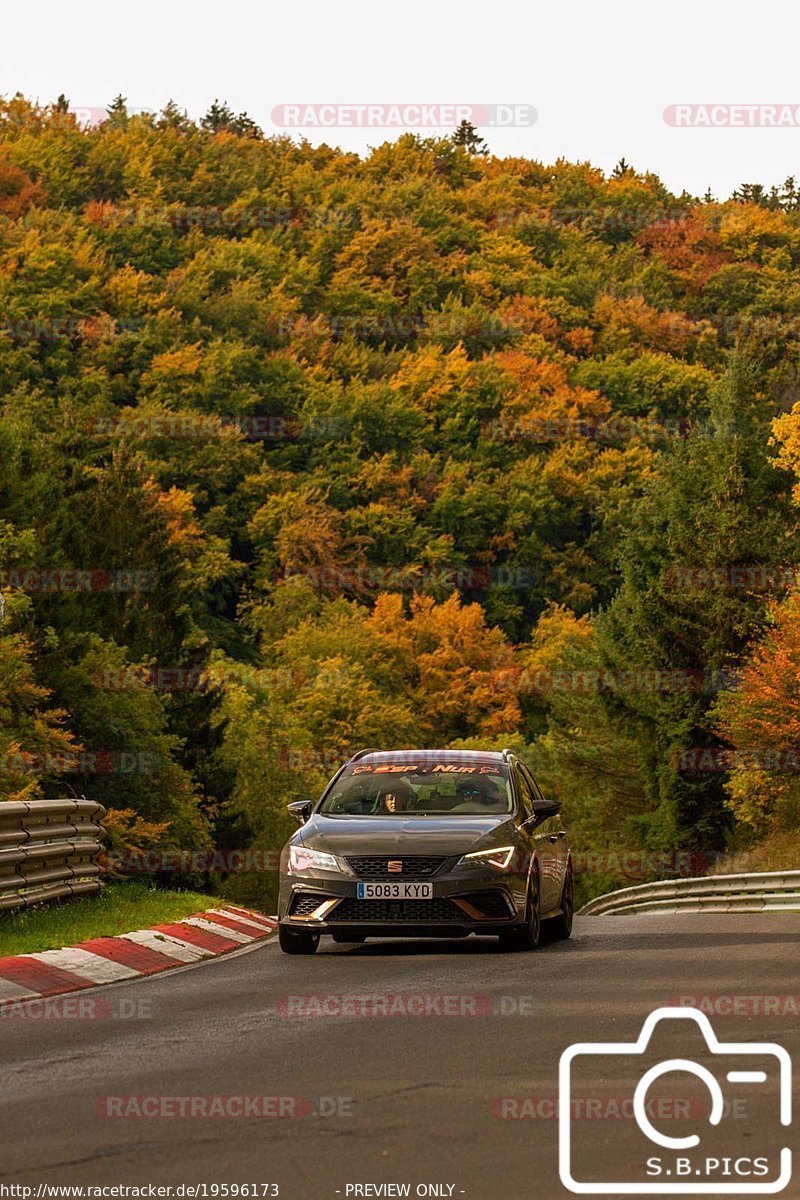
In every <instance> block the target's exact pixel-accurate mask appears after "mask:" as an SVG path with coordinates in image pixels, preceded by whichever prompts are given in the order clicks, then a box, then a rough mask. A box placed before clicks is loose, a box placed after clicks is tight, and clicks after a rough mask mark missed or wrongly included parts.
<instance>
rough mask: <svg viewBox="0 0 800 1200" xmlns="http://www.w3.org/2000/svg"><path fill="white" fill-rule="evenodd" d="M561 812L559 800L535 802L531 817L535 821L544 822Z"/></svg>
mask: <svg viewBox="0 0 800 1200" xmlns="http://www.w3.org/2000/svg"><path fill="white" fill-rule="evenodd" d="M560 812H561V802H560V800H537V801H536V803H535V804H534V806H533V815H534V817H535V818H536V820H537V821H546V820H547V818H548V817H554V816H555V815H556V813H560Z"/></svg>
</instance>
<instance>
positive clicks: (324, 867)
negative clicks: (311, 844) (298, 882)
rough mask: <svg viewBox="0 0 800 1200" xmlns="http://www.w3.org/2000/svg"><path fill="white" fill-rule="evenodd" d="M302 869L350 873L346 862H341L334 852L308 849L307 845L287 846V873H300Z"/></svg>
mask: <svg viewBox="0 0 800 1200" xmlns="http://www.w3.org/2000/svg"><path fill="white" fill-rule="evenodd" d="M303 871H339V872H340V873H341V874H342V875H352V871H351V870H350V868H349V867H348V865H347V863H345V862H342V860H341V859H340V858H337V857H336V855H335V854H328V852H327V850H310V849H309V848H308V847H307V846H290V847H289V873H290V874H291V875H299V874H302V872H303Z"/></svg>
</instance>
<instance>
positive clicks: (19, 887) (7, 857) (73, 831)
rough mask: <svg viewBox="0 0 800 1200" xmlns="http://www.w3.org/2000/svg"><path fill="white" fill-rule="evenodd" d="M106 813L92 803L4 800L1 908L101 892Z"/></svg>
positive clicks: (0, 808)
mask: <svg viewBox="0 0 800 1200" xmlns="http://www.w3.org/2000/svg"><path fill="white" fill-rule="evenodd" d="M105 812H106V810H105V809H104V808H103V806H102V804H97V803H95V801H94V800H29V801H0V910H2V909H8V908H26V907H29V906H30V905H32V904H42V903H43V902H45V901H47V900H56V899H60V898H63V897H67V896H78V895H83V894H84V893H86V892H97V891H99V890H100V888H101V887H102V886H103V885H102V882H101V880H100V871H101V868H100V867H99V866H98V864H97V863H96V862H95V861H94V859H95V856H96V855H98V854H99V853H100V851H101V849H102V842H101V840H102V838H103V837H104V834H105V831H104V829H103V826H102V825H101V823H100V822H101V821H102V819H103V817H104V816H105Z"/></svg>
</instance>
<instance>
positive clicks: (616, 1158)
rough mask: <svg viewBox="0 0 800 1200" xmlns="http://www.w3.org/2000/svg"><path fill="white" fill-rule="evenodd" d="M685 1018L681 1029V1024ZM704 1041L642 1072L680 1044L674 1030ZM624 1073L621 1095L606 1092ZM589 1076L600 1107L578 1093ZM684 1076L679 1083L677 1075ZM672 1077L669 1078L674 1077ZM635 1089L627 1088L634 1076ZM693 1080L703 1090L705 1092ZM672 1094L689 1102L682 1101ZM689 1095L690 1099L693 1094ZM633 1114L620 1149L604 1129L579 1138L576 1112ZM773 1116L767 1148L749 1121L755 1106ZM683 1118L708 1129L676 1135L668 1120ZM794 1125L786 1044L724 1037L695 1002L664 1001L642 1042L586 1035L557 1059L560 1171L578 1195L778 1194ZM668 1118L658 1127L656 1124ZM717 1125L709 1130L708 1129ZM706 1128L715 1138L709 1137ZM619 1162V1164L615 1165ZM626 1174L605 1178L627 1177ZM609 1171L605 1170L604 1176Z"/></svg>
mask: <svg viewBox="0 0 800 1200" xmlns="http://www.w3.org/2000/svg"><path fill="white" fill-rule="evenodd" d="M676 1021H680V1022H683V1024H682V1026H680V1027H679V1026H677V1025H675V1024H674V1022H676ZM678 1032H679V1033H680V1034H681V1036H683V1035H685V1034H689V1033H691V1034H693V1036H694V1041H695V1043H697V1042H698V1041H699V1042H700V1046H699V1053H698V1054H697V1057H698V1058H702V1059H703V1060H704V1061H703V1062H698V1061H696V1060H695V1059H694V1058H688V1057H676V1056H667V1057H665V1058H663V1059H662V1060H661V1061H657V1062H654V1063H653V1064H652V1065H651V1066H649V1067H647V1068H646V1069H645V1065H646V1063H647V1061H648V1057H652V1056H653V1053H654V1050H653V1048H652V1047H651V1042H652V1041H653V1040H654V1035H655V1040H656V1041H659V1042H660V1038H661V1036H662V1035H663V1036H665V1037H667V1038H669V1039H670V1045H672V1043H674V1040H675V1036H676V1033H678ZM620 1076H621V1077H622V1078H624V1079H625V1080H626V1081H627V1082H626V1083H625V1084H624V1092H623V1095H622V1096H621V1097H611V1096H609V1095H608V1089H609V1087H612V1086H613V1081H614V1079H616V1078H618V1077H620ZM586 1077H589V1078H591V1079H592V1084H591V1086H592V1087H593V1088H599V1089H600V1091H602V1093H603V1100H602V1102H601V1101H600V1100H595V1101H594V1102H593V1103H594V1104H595V1108H594V1110H592V1109H591V1106H590V1105H587V1104H586V1103H585V1102H581V1101H579V1100H577V1095H578V1090H577V1089H578V1087H579V1086H580V1082H579V1081H580V1080H581V1079H583V1078H586ZM678 1077H680V1080H681V1083H680V1085H678V1083H677V1079H678ZM669 1079H671V1081H672V1082H671V1084H670V1083H668V1080H669ZM631 1081H633V1082H635V1086H633V1087H632V1088H631V1087H630V1082H631ZM687 1086H691V1087H692V1088H694V1090H695V1093H696V1092H697V1091H698V1089H699V1091H700V1093H701V1097H700V1098H698V1097H696V1096H694V1095H691V1094H690V1093H687V1092H686V1088H687ZM671 1087H674V1088H675V1089H676V1093H675V1095H683V1097H684V1099H682V1100H676V1099H675V1098H674V1096H673V1093H672V1092H671V1090H670V1088H671ZM689 1095H691V1098H687V1097H688V1096H689ZM612 1099H613V1100H614V1104H613V1115H614V1116H617V1117H619V1116H630V1117H631V1118H632V1119H631V1120H630V1121H627V1122H625V1126H626V1127H625V1126H620V1128H621V1129H622V1132H621V1133H620V1147H619V1153H618V1154H617V1155H613V1154H612V1153H611V1152H610V1149H609V1144H608V1143H609V1137H608V1127H607V1126H604V1127H603V1129H602V1135H600V1134H599V1133H598V1131H597V1129H596V1128H594V1129H593V1128H592V1127H591V1126H587V1125H583V1126H582V1128H581V1130H580V1133H579V1136H576V1135H575V1124H576V1114H577V1116H578V1117H580V1115H583V1116H585V1115H586V1112H587V1109H588V1110H589V1111H590V1112H591V1111H594V1112H595V1113H596V1114H597V1115H601V1114H602V1115H603V1116H608V1115H609V1114H610V1113H612V1105H611V1101H612ZM753 1105H755V1106H756V1107H757V1108H758V1107H760V1108H761V1109H763V1110H765V1112H766V1113H770V1112H771V1113H772V1115H773V1119H772V1120H770V1119H769V1117H767V1125H766V1128H768V1129H770V1128H774V1133H775V1141H774V1144H770V1145H767V1146H764V1145H763V1144H762V1143H763V1141H764V1137H763V1135H762V1134H761V1130H763V1128H765V1126H764V1125H763V1123H762V1124H760V1125H759V1126H758V1129H759V1137H760V1140H759V1139H758V1138H757V1137H756V1136H755V1133H754V1132H751V1129H749V1128H748V1126H747V1124H746V1122H747V1120H748V1119H749V1111H750V1108H751V1107H752V1106H753ZM676 1119H682V1120H684V1121H687V1122H689V1123H693V1124H694V1125H697V1126H699V1127H701V1133H702V1135H703V1136H702V1137H701V1135H700V1133H697V1132H691V1133H687V1132H686V1131H685V1127H684V1136H676V1135H675V1133H674V1132H666V1131H665V1128H664V1127H665V1125H671V1123H672V1122H673V1121H674V1120H676ZM791 1122H792V1062H791V1058H790V1057H789V1054H788V1052H787V1051H786V1050H785V1049H784V1048H783V1046H779V1045H776V1044H775V1043H767V1042H720V1041H719V1040H718V1038H717V1036H716V1034H715V1032H714V1029H713V1027H712V1025H711V1022H710V1021H709V1019H708V1017H707V1016H706V1015H705V1013H702V1012H700V1011H698V1010H697V1009H693V1008H659V1009H657V1010H656V1011H655V1012H653V1013H651V1014H650V1016H649V1017H648V1018H647V1019H646V1021H645V1022H644V1025H643V1026H642V1031H641V1034H640V1035H639V1038H638V1039H637V1041H635V1042H596V1043H595V1042H580V1043H578V1044H576V1045H573V1046H569V1047H568V1048H567V1049H566V1050H565V1051H564V1053H563V1054H562V1056H561V1061H560V1064H559V1173H560V1176H561V1182H562V1184H563V1185H564V1187H565V1188H567V1190H568V1191H570V1192H573V1193H576V1194H578V1195H606V1196H608V1195H614V1196H621V1195H637V1196H644V1195H662V1196H663V1195H684V1196H688V1195H717V1196H723V1195H747V1196H757V1195H775V1194H776V1193H778V1192H781V1191H783V1189H784V1188H785V1187H786V1186H787V1185H788V1184H789V1183H790V1182H791V1178H792V1152H791V1149H790V1148H789V1147H788V1146H785V1145H781V1142H783V1141H785V1140H786V1139H785V1137H784V1136H783V1134H781V1132H780V1131H781V1127H782V1128H784V1129H785V1128H786V1127H787V1126H789V1125H791ZM659 1125H661V1128H659ZM709 1127H710V1128H709ZM706 1135H708V1144H706V1140H707V1138H706ZM612 1168H613V1169H612ZM626 1174H628V1175H629V1176H630V1177H629V1178H613V1179H612V1178H608V1176H610V1175H626ZM604 1176H605V1177H604Z"/></svg>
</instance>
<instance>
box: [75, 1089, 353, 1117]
mask: <svg viewBox="0 0 800 1200" xmlns="http://www.w3.org/2000/svg"><path fill="white" fill-rule="evenodd" d="M95 1112H96V1114H97V1116H98V1117H108V1118H112V1119H113V1118H115V1117H116V1118H123V1119H126V1118H127V1119H141V1120H148V1121H153V1120H176V1119H177V1120H193V1121H204V1120H205V1121H208V1120H220V1119H221V1120H245V1121H249V1120H253V1119H258V1120H287V1119H288V1120H291V1119H293V1118H297V1117H300V1118H307V1117H352V1116H354V1115H355V1099H354V1097H353V1096H287V1095H271V1096H264V1095H257V1096H245V1095H239V1094H237V1095H188V1096H167V1095H159V1094H150V1095H143V1096H98V1098H97V1100H96V1101H95Z"/></svg>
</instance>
